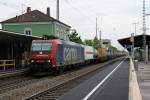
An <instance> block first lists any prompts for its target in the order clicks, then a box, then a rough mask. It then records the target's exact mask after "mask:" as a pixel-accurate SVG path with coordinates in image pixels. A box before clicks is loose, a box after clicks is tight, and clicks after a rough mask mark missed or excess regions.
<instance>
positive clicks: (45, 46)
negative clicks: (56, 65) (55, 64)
mask: <svg viewBox="0 0 150 100" xmlns="http://www.w3.org/2000/svg"><path fill="white" fill-rule="evenodd" d="M32 51H51V44H50V43H33V44H32Z"/></svg>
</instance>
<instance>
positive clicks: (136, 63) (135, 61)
mask: <svg viewBox="0 0 150 100" xmlns="http://www.w3.org/2000/svg"><path fill="white" fill-rule="evenodd" d="M134 68H135V71H138V60H134Z"/></svg>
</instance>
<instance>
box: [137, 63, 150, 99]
mask: <svg viewBox="0 0 150 100" xmlns="http://www.w3.org/2000/svg"><path fill="white" fill-rule="evenodd" d="M137 78H138V83H139V87H140V91H141V95H142V99H143V100H150V62H148V63H144V62H138V71H137Z"/></svg>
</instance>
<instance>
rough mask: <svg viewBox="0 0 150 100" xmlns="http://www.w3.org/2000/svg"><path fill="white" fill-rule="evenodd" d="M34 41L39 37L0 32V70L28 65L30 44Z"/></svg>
mask: <svg viewBox="0 0 150 100" xmlns="http://www.w3.org/2000/svg"><path fill="white" fill-rule="evenodd" d="M35 39H41V37H36V36H28V35H25V34H22V33H15V32H9V31H4V30H0V70H7V69H12V68H13V69H17V68H22V67H25V66H26V65H28V62H29V52H30V47H31V42H32V40H35Z"/></svg>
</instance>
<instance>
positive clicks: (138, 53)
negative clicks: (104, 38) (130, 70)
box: [118, 35, 150, 61]
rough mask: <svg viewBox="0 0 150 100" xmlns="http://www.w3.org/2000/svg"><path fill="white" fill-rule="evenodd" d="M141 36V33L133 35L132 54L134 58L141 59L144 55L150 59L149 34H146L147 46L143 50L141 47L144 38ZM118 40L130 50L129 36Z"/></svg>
mask: <svg viewBox="0 0 150 100" xmlns="http://www.w3.org/2000/svg"><path fill="white" fill-rule="evenodd" d="M143 37H144V36H143V35H136V36H134V54H135V57H134V58H135V59H137V60H140V61H142V60H144V59H145V57H146V59H147V60H149V61H150V35H146V46H147V49H146V51H144V48H143V40H144V39H143ZM118 42H119V43H120V44H121V45H122V46H123V47H124V48H126V49H127V50H128V51H129V52H131V48H132V42H131V37H126V38H122V39H119V40H118ZM145 54H146V55H145Z"/></svg>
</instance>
